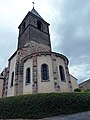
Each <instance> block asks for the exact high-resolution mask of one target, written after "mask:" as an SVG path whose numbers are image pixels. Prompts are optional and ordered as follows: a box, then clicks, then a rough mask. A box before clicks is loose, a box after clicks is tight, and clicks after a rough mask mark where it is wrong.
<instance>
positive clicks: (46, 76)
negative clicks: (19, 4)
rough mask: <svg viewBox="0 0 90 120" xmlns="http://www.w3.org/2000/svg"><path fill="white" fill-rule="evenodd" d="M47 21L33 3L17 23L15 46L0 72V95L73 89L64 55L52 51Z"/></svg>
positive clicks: (74, 80)
mask: <svg viewBox="0 0 90 120" xmlns="http://www.w3.org/2000/svg"><path fill="white" fill-rule="evenodd" d="M49 25H50V24H49V23H47V22H46V21H45V20H44V19H43V18H42V17H41V16H40V15H39V13H38V12H37V11H36V10H35V8H34V7H33V9H32V10H31V11H30V12H28V13H27V15H26V16H25V18H24V19H23V21H22V22H21V23H20V25H19V27H18V28H19V36H18V45H17V50H16V51H15V52H14V54H13V55H12V56H11V57H10V58H9V60H8V67H7V68H5V69H4V70H3V71H2V73H1V75H0V81H3V85H2V94H1V97H5V96H7V97H8V96H17V95H23V94H37V93H51V92H73V91H74V89H75V88H77V87H78V84H77V79H76V78H75V77H73V76H72V75H70V73H69V68H68V64H69V60H68V58H67V57H66V56H64V55H62V54H60V53H56V52H53V51H52V48H51V41H50V33H49ZM0 86H1V85H0Z"/></svg>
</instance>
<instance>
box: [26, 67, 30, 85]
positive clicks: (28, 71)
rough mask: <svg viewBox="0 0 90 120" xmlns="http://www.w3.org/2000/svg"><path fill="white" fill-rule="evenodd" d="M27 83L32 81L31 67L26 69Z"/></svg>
mask: <svg viewBox="0 0 90 120" xmlns="http://www.w3.org/2000/svg"><path fill="white" fill-rule="evenodd" d="M26 83H30V68H27V69H26Z"/></svg>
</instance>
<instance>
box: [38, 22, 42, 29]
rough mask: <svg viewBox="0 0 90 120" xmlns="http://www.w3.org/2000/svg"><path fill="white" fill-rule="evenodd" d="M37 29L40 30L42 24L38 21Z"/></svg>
mask: <svg viewBox="0 0 90 120" xmlns="http://www.w3.org/2000/svg"><path fill="white" fill-rule="evenodd" d="M37 28H38V29H39V30H42V23H41V22H40V21H37Z"/></svg>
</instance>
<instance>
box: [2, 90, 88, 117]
mask: <svg viewBox="0 0 90 120" xmlns="http://www.w3.org/2000/svg"><path fill="white" fill-rule="evenodd" d="M83 111H90V93H84V92H83V93H46V94H33V95H23V96H17V97H8V98H1V99H0V119H17V118H23V119H24V118H27V119H38V118H44V117H49V116H56V115H65V114H72V113H77V112H83Z"/></svg>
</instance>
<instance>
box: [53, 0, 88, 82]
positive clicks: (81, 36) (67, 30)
mask: <svg viewBox="0 0 90 120" xmlns="http://www.w3.org/2000/svg"><path fill="white" fill-rule="evenodd" d="M61 4H62V6H61V9H60V8H59V7H57V8H56V9H57V11H60V14H59V15H60V16H57V17H60V18H59V19H58V21H57V23H56V24H58V26H57V30H56V31H55V33H56V34H57V36H58V39H57V40H56V41H57V42H58V44H57V46H55V47H54V49H55V50H56V51H58V52H61V53H63V54H65V55H66V56H68V58H69V59H70V68H73V66H75V67H77V68H78V67H80V66H79V65H83V66H85V69H84V68H82V69H83V72H84V74H86V75H87V77H86V75H85V76H83V72H82V71H81V68H80V69H77V71H78V73H79V72H80V74H75V75H76V77H78V78H79V79H81V80H82V79H83V80H84V79H85V78H86V79H87V78H88V77H89V74H88V72H89V68H90V67H89V68H88V66H90V50H89V49H90V22H89V21H90V15H89V14H90V1H89V0H87V1H86V0H72V1H71V0H63V1H62V3H61ZM57 5H58V6H59V5H60V2H58V1H57ZM73 70H74V69H73ZM79 70H80V71H79ZM89 73H90V72H89ZM82 76H83V78H82Z"/></svg>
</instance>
